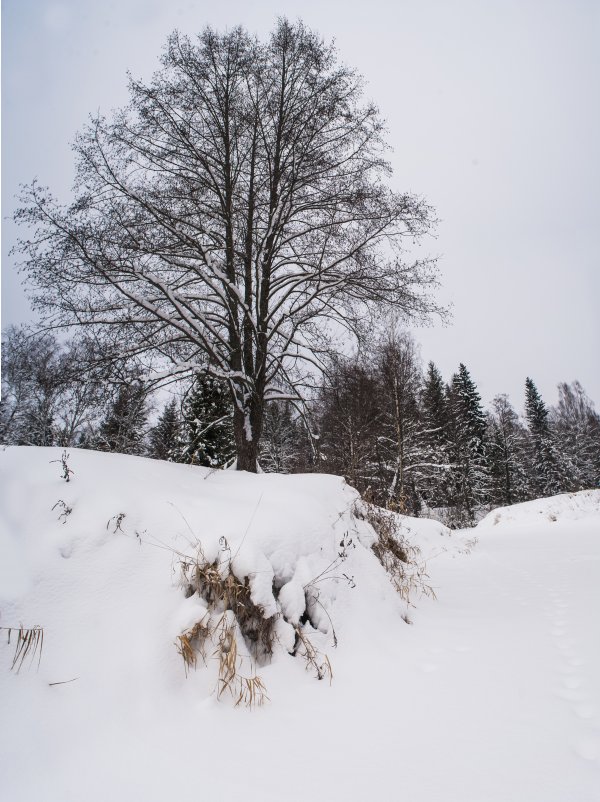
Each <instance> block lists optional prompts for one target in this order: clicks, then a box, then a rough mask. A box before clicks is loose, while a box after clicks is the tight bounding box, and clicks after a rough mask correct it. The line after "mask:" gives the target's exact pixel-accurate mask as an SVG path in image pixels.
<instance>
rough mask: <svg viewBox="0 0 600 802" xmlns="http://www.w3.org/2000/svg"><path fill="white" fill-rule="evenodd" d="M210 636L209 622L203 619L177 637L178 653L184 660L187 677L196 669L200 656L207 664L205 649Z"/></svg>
mask: <svg viewBox="0 0 600 802" xmlns="http://www.w3.org/2000/svg"><path fill="white" fill-rule="evenodd" d="M205 618H206V616H205ZM210 634H211V631H210V628H209V626H208V622H205V619H204V618H203V619H201V620H200V621H198V622H197V623H195V624H194V626H193V627H190V629H186V631H185V632H182V633H181V635H178V636H177V651H178V652H179V654H180V655H181V657H182V658H183V662H184V665H185V673H186V676H187V673H188V671H189V670H190V668H196V659H197V655H198V654H200V655H201V656H202V660H203V661H204V663H205V664H206V653H205V650H204V649H205V643H206V639H207V638H209V637H210Z"/></svg>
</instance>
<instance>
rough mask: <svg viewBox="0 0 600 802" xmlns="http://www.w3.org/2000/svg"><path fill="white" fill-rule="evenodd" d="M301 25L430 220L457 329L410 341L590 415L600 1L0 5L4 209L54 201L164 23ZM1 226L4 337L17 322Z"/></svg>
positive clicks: (599, 363) (262, 30)
mask: <svg viewBox="0 0 600 802" xmlns="http://www.w3.org/2000/svg"><path fill="white" fill-rule="evenodd" d="M277 14H285V15H287V16H289V17H291V18H296V17H301V18H302V19H303V20H304V21H305V23H306V24H308V25H309V26H310V27H312V28H315V29H316V30H318V31H319V32H320V33H321V34H322V35H323V36H324V37H325V38H326V39H331V38H335V39H336V42H337V46H338V50H339V54H340V57H341V59H342V60H343V61H345V62H346V63H348V64H349V65H350V66H353V67H355V68H357V69H358V70H359V71H360V72H362V74H363V75H364V76H365V77H366V79H367V81H368V94H369V96H370V97H371V98H372V99H373V100H375V102H376V103H377V104H378V105H379V107H380V109H381V111H382V114H383V116H384V117H385V118H386V119H387V121H388V126H389V137H388V139H389V142H390V144H391V145H392V147H393V149H394V150H393V153H392V155H391V158H392V163H393V166H394V171H395V172H394V180H393V183H394V186H395V188H396V189H398V190H411V191H414V192H417V193H419V194H422V195H424V196H425V197H426V198H427V200H428V201H429V202H430V203H431V204H432V205H434V206H435V208H436V210H437V214H438V216H439V217H440V219H441V223H440V226H439V228H438V236H437V239H436V240H432V241H431V242H430V243H428V245H427V250H428V251H429V252H430V253H431V254H440V255H441V260H440V265H441V269H442V282H443V289H442V291H441V293H440V297H441V299H442V300H444V301H445V302H452V303H453V304H454V318H453V323H452V325H451V326H450V327H448V328H442V327H441V326H439V325H436V326H434V327H433V328H430V329H419V330H417V331H416V332H415V335H416V338H417V340H418V341H420V342H421V344H422V356H423V358H424V359H425V360H426V361H427V360H429V359H433V360H434V361H435V362H436V363H437V364H438V366H439V367H440V369H441V370H442V373H443V374H444V377H445V378H446V379H449V378H450V375H451V373H452V372H453V371H455V370H456V368H457V366H458V363H459V362H464V363H465V364H466V365H467V367H468V368H469V369H470V371H471V374H472V376H473V378H474V379H475V381H476V382H477V383H478V386H479V389H480V392H481V393H482V396H483V398H484V400H485V401H489V400H491V398H492V397H493V396H494V395H496V394H497V393H500V392H507V393H509V395H510V396H511V399H512V401H513V404H514V405H515V407H516V408H517V409H519V410H521V409H522V406H523V394H524V393H523V384H524V380H525V377H526V376H527V375H531V376H532V378H533V379H534V380H535V381H536V383H537V385H538V387H539V389H540V391H541V392H542V395H543V396H544V398H545V400H546V401H547V402H548V403H554V402H555V400H556V384H557V383H558V382H559V381H561V380H565V381H572V380H573V379H576V378H577V379H579V380H580V381H581V383H582V384H583V386H584V387H585V389H586V390H587V391H588V394H589V395H590V396H591V397H592V398H593V399H594V400H595V401H596V405H597V407H598V406H600V359H599V358H598V352H599V350H600V315H599V314H598V308H599V306H600V271H599V269H598V268H599V259H600V256H599V254H600V219H599V218H600V203H599V201H600V197H599V196H600V157H599V144H598V143H600V104H599V98H600V87H599V83H600V81H599V78H600V3H598V2H596V1H595V0H585V1H584V0H562V2H553V0H543V2H542V1H539V0H538V1H537V2H533V1H532V0H519V2H512V0H489V1H488V2H477V1H476V0H473V1H472V2H470V1H469V0H456V2H452V1H451V0H445V1H444V0H441V1H440V2H435V1H434V0H419V2H415V1H414V0H410V1H409V0H399V1H398V2H383V1H382V0H371V1H370V2H360V3H358V2H353V1H352V0H346V1H344V0H334V1H333V2H324V0H320V1H319V2H315V1H314V0H304V2H301V3H300V2H292V0H280V2H272V0H262V2H260V3H249V2H240V1H239V0H227V2H220V3H214V2H213V3H208V2H205V0H197V2H188V0H179V2H178V1H177V0H174V1H173V2H166V1H163V2H157V1H156V0H145V1H144V2H142V0H120V2H110V1H109V2H102V3H100V2H95V1H94V0H63V1H62V2H43V0H3V2H2V122H3V126H2V212H3V215H4V216H6V215H9V214H10V213H11V211H12V208H13V207H14V200H13V197H14V195H15V193H16V191H17V189H18V184H19V183H27V182H29V181H31V179H32V178H34V177H38V178H39V179H40V181H41V182H42V183H43V184H47V185H49V186H50V187H51V189H52V190H53V192H54V193H55V194H57V195H58V196H59V197H61V198H62V199H65V200H66V199H68V192H69V187H70V185H71V180H72V176H73V160H72V156H71V152H70V148H69V142H70V141H71V140H72V139H73V136H74V134H75V132H76V131H77V130H79V129H80V128H81V126H82V125H83V123H84V122H85V120H86V117H87V115H88V113H89V112H91V111H95V110H97V109H98V108H100V109H101V110H103V111H108V110H109V109H110V108H115V107H118V106H120V105H122V104H123V103H124V102H125V101H126V99H127V93H126V76H125V73H126V71H127V70H131V72H132V73H133V74H135V75H136V76H141V77H148V76H149V75H150V74H151V72H152V71H153V69H154V68H155V67H156V66H157V59H158V55H159V53H160V50H161V48H162V46H163V44H164V42H165V39H166V37H167V35H168V33H169V32H170V31H171V30H172V29H173V28H179V29H180V30H182V31H184V32H186V33H189V34H193V33H195V32H197V31H199V30H201V29H202V28H203V27H204V26H205V25H207V24H210V25H212V26H214V27H216V28H224V27H232V26H234V25H237V24H243V25H244V26H245V27H247V28H248V29H249V30H250V31H252V32H256V33H258V34H259V35H261V36H262V35H265V34H266V33H267V32H268V31H269V30H270V28H271V27H272V24H273V21H274V19H275V17H276V16H277ZM14 237H15V231H14V227H13V225H12V223H10V222H5V223H4V224H3V239H2V257H3V259H2V326H6V325H8V324H10V323H17V322H21V321H23V320H25V319H27V318H28V317H29V316H30V313H29V311H28V305H27V302H26V300H25V299H24V296H23V293H22V291H21V290H20V288H19V280H18V278H17V277H16V276H15V274H14V270H13V260H12V259H11V258H10V257H9V256H8V255H7V252H8V250H9V248H10V246H11V245H12V243H13V242H14Z"/></svg>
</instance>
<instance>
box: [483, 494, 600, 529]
mask: <svg viewBox="0 0 600 802" xmlns="http://www.w3.org/2000/svg"><path fill="white" fill-rule="evenodd" d="M598 517H600V490H581V491H579V492H578V493H562V494H561V495H558V496H551V497H550V498H538V499H535V500H534V501H525V502H523V503H522V504H513V505H511V506H509V507H498V508H497V509H495V510H492V511H491V512H490V513H488V514H487V515H486V516H485V518H482V520H481V521H480V522H479V524H478V525H477V530H485V529H489V528H490V527H491V526H499V527H500V528H503V527H506V526H513V527H514V526H517V527H521V526H525V525H532V524H533V525H537V524H539V523H541V524H544V523H546V522H548V521H549V522H551V523H556V522H557V521H560V522H564V521H577V520H581V519H586V518H598Z"/></svg>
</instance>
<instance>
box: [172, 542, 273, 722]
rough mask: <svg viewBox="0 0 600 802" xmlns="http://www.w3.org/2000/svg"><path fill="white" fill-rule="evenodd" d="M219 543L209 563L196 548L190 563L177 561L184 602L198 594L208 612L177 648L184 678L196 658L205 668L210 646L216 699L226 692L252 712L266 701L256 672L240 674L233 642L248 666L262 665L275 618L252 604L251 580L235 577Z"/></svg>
mask: <svg viewBox="0 0 600 802" xmlns="http://www.w3.org/2000/svg"><path fill="white" fill-rule="evenodd" d="M223 541H224V542H223V543H222V551H221V554H220V557H219V558H217V559H216V560H214V561H209V560H207V559H206V557H205V556H204V553H203V552H202V549H201V548H199V549H198V554H197V556H196V557H195V558H187V557H186V558H183V559H182V560H181V563H180V567H181V576H182V583H183V585H184V586H185V588H186V596H188V597H190V596H193V595H194V594H197V595H198V596H199V597H200V598H201V599H203V600H204V602H205V603H206V605H207V608H208V609H207V611H206V613H205V614H204V616H203V617H202V618H201V619H200V620H199V621H197V622H196V623H195V624H194V625H193V626H192V627H191V628H189V629H187V630H185V631H184V632H182V633H181V635H179V636H178V637H177V642H176V646H177V650H178V652H179V654H180V655H181V657H182V659H183V662H184V665H185V670H186V674H187V672H188V671H189V669H190V668H195V667H196V663H197V656H198V654H200V655H201V657H202V660H203V661H204V663H205V664H206V656H207V645H208V644H209V643H211V644H212V645H213V646H214V650H213V651H212V653H211V657H213V658H216V660H217V662H218V680H217V687H216V693H217V698H218V699H220V698H221V696H222V695H223V694H224V693H226V692H227V693H229V694H230V695H231V696H232V698H233V699H234V703H235V705H236V706H237V705H244V706H246V707H254V706H256V705H262V704H263V703H264V702H265V701H266V700H267V699H268V696H267V694H266V689H265V686H264V683H263V681H262V679H261V678H260V677H259V676H258V675H257V674H256V672H255V671H252V672H251V673H250V675H249V676H246V675H244V674H242V673H241V667H242V664H243V662H244V659H243V657H242V656H241V655H240V653H239V648H238V636H241V638H242V639H243V642H244V645H245V647H246V649H247V652H248V654H249V656H250V658H251V661H254V662H255V663H257V664H260V665H264V664H266V663H267V662H269V660H270V658H271V656H272V654H273V645H274V640H275V621H276V619H277V616H276V615H272V616H267V615H266V613H265V609H264V607H263V606H262V605H260V604H255V603H254V602H253V600H252V595H251V588H250V580H249V578H248V577H244V579H243V580H241V579H239V578H238V577H237V576H236V575H235V574H234V572H233V569H232V566H231V557H230V552H229V548H228V546H227V542H226V541H225V540H224V539H223ZM224 555H226V556H225V557H224Z"/></svg>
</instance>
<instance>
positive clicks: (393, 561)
mask: <svg viewBox="0 0 600 802" xmlns="http://www.w3.org/2000/svg"><path fill="white" fill-rule="evenodd" d="M354 514H355V515H356V517H357V518H360V519H361V520H364V521H367V522H368V523H369V524H370V525H371V526H372V527H373V529H374V530H375V533H376V535H377V540H376V542H375V543H374V544H373V546H372V549H373V552H374V554H375V556H376V557H377V559H378V560H379V562H380V563H381V564H382V566H383V567H384V568H385V570H386V572H387V573H388V575H389V577H390V581H391V583H392V585H393V586H394V588H395V589H396V591H397V592H398V593H399V595H400V596H401V597H402V598H403V599H404V601H405V602H406V603H407V604H410V603H411V597H413V596H414V595H415V594H417V595H418V596H429V597H430V598H432V599H435V598H436V596H435V591H434V590H433V588H432V587H431V585H430V584H429V576H428V575H427V570H426V564H425V562H423V561H422V560H420V559H419V558H420V551H419V549H418V548H417V547H416V546H413V545H411V544H410V543H409V542H408V541H407V540H406V538H405V537H404V536H403V534H402V531H401V523H400V521H399V520H398V516H397V515H396V513H394V512H391V511H390V510H385V509H383V508H382V507H377V506H375V505H374V504H369V503H367V502H365V501H362V502H360V503H358V504H357V505H356V506H355V509H354Z"/></svg>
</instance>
